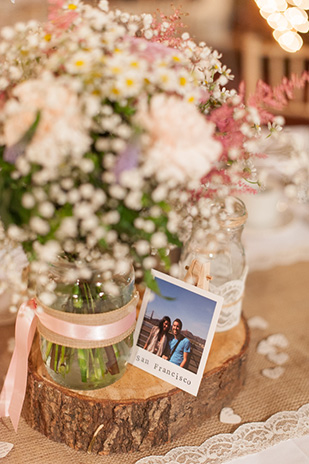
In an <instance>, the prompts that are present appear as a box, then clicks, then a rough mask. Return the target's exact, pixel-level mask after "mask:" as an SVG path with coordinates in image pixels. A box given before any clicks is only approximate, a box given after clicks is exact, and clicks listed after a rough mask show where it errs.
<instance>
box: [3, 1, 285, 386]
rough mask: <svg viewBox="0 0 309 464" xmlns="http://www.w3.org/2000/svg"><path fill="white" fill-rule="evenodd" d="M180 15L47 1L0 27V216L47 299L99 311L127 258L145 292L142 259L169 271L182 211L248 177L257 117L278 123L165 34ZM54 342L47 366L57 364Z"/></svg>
mask: <svg viewBox="0 0 309 464" xmlns="http://www.w3.org/2000/svg"><path fill="white" fill-rule="evenodd" d="M180 23H181V18H180V15H179V12H178V11H175V13H174V14H173V15H172V16H170V17H165V16H163V15H161V17H159V18H156V17H153V16H152V15H149V14H143V15H140V16H137V15H130V14H128V13H125V12H121V11H119V10H116V11H111V10H109V6H108V2H107V1H105V0H101V1H100V2H99V4H98V6H97V7H96V8H94V7H92V6H90V5H87V4H83V3H82V2H80V1H79V0H71V1H70V0H50V15H49V21H48V22H47V23H46V24H39V23H37V22H35V21H30V22H28V23H26V24H23V23H17V24H16V25H15V26H14V27H4V28H3V29H2V31H1V42H0V62H1V69H0V107H1V114H0V196H1V202H0V217H1V219H2V221H3V223H4V225H5V227H6V229H7V233H8V235H9V237H10V238H11V239H13V240H16V241H18V242H20V243H22V244H23V247H24V249H25V251H26V252H27V253H28V255H29V257H30V258H29V259H30V261H31V263H30V265H31V275H32V276H35V280H36V282H37V284H38V285H37V295H38V298H39V299H40V301H41V302H42V304H44V305H46V306H48V307H50V306H52V307H56V308H57V305H58V309H60V310H62V311H69V312H72V313H85V314H92V313H93V314H95V313H100V312H102V311H105V310H106V309H104V308H106V306H104V305H105V304H106V303H108V304H110V302H111V301H113V298H117V296H119V278H117V279H118V280H117V279H116V278H115V276H118V277H119V276H126V277H125V279H124V281H123V280H122V282H124V286H126V285H127V284H128V285H129V284H130V283H131V282H132V278H131V277H128V275H130V269H131V267H130V266H131V264H132V261H133V264H134V267H135V272H136V276H137V277H138V278H140V279H141V280H142V281H143V282H145V283H146V284H147V285H149V286H151V287H152V288H154V289H156V288H155V283H154V281H153V279H152V277H151V268H153V267H154V266H157V265H160V266H163V267H164V268H165V269H166V270H169V272H171V273H175V272H177V269H175V267H170V258H169V250H170V248H171V247H173V246H180V245H181V241H180V239H181V237H182V234H183V233H184V232H185V229H186V227H187V225H186V219H187V217H188V214H189V210H190V214H191V215H192V216H197V215H198V214H201V215H202V216H203V218H204V222H205V221H206V223H207V224H209V223H211V210H210V209H209V205H207V204H206V205H205V202H202V207H201V208H199V204H200V203H199V199H200V198H202V199H204V198H205V197H207V198H210V197H213V196H219V197H221V198H225V197H227V196H228V195H229V194H233V193H235V192H237V191H238V190H241V189H243V188H245V189H246V190H248V189H249V190H250V187H248V186H249V185H250V182H254V183H255V182H257V179H256V173H255V170H254V165H253V162H252V157H253V156H254V155H256V154H257V153H256V151H257V150H256V144H255V141H256V139H257V137H258V136H259V134H260V126H261V124H264V123H269V124H270V126H269V127H270V130H271V131H274V130H277V129H280V124H278V123H280V122H281V121H280V120H279V119H278V118H277V119H276V118H275V117H274V116H272V115H271V114H269V113H268V112H265V111H264V109H263V108H262V107H259V104H257V102H256V101H254V102H253V104H252V105H251V106H246V105H245V104H244V92H243V89H240V92H236V91H235V90H231V91H229V90H227V89H226V88H225V87H224V86H225V85H226V84H227V83H228V81H229V80H231V79H232V78H233V76H232V75H231V72H230V70H229V69H227V68H226V66H224V65H222V63H221V61H220V58H221V56H220V55H219V54H218V53H217V52H216V51H213V50H211V49H210V48H209V47H207V46H206V44H205V43H199V44H196V43H195V42H194V41H193V40H192V39H191V37H190V36H189V34H188V33H186V32H185V33H183V34H182V35H181V37H178V36H177V28H178V26H179V25H181V24H180ZM261 108H262V111H261ZM59 256H61V260H62V261H63V260H64V261H65V262H66V264H65V265H64V267H63V269H65V270H66V271H67V272H66V281H68V282H69V291H68V293H69V297H68V298H67V299H66V300H65V301H64V300H63V298H62V297H61V298H60V296H59V295H58V294H61V295H62V292H63V291H64V287H63V285H62V284H61V282H60V281H59V278H58V280H57V278H56V280H55V279H48V277H47V273H48V269H49V267H48V264H49V263H53V262H54V261H55V260H56V259H57V257H59ZM72 263H74V268H73V269H72V266H71V264H72ZM63 269H62V271H61V272H63ZM97 269H100V276H99V278H98V272H96V273H95V275H96V277H95V278H93V277H92V276H93V270H97ZM58 277H59V273H58ZM55 282H56V283H55ZM61 285H62V287H61ZM60 287H61V289H60ZM120 287H121V285H120ZM67 289H68V287H66V291H67ZM57 295H58V296H57ZM128 298H129V297H128ZM128 298H125V300H123V299H121V300H120V302H117V303H115V304H116V307H117V306H122V305H123V304H126V303H127V300H128ZM102 308H103V309H102ZM57 346H58V345H57V344H53V353H52V355H51V356H52V359H53V366H54V367H53V369H54V370H55V371H57V370H59V369H60V367H61V369H62V370H64V371H66V370H68V369H69V367H68V366H67V365H66V363H65V359H66V356H67V354H66V352H65V351H62V352H61V353H60V351H61V350H58V349H57ZM46 350H47V351H48V350H49V351H50V350H51V346H49V347H48V348H46ZM90 351H91V350H90ZM78 352H79V362H80V366H82V369H83V372H85V378H87V377H89V376H88V374H89V372H88V371H89V366H90V365H92V366H93V371H94V374H93V375H94V376H95V377H96V376H97V375H101V374H98V372H99V373H100V372H104V369H105V367H104V366H103V364H104V362H103V358H100V357H98V356H97V354H96V352H92V351H91V353H90V352H89V353H88V352H87V353H88V354H87V356H88V355H89V356H88V357H87V359H86V358H85V351H84V350H78ZM89 375H90V374H89Z"/></svg>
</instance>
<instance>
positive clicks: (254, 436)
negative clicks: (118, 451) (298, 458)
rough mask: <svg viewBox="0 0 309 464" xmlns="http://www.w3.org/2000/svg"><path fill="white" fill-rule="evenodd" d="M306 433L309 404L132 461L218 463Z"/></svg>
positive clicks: (158, 463)
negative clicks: (188, 444) (197, 442)
mask: <svg viewBox="0 0 309 464" xmlns="http://www.w3.org/2000/svg"><path fill="white" fill-rule="evenodd" d="M308 433H309V403H308V404H305V405H304V406H302V407H301V408H300V409H299V410H298V411H284V412H279V413H277V414H274V415H273V416H272V417H270V418H269V419H268V420H267V421H266V422H252V423H250V424H244V425H241V426H240V427H239V428H238V429H237V430H236V431H235V432H234V433H222V434H219V435H215V436H214V437H211V438H208V439H207V440H206V441H205V442H204V443H203V444H202V445H200V446H181V447H179V448H175V449H173V450H171V451H169V452H168V453H167V454H166V455H165V456H148V457H146V458H142V459H140V460H139V461H137V462H136V463H135V464H193V463H198V464H206V463H207V464H212V463H213V464H221V463H223V462H227V461H230V460H231V459H235V458H237V457H241V456H245V455H248V454H253V453H257V452H260V451H263V450H265V449H267V448H269V447H271V446H274V445H276V444H278V443H280V442H281V441H284V440H288V439H290V438H298V437H301V436H303V435H306V434H308Z"/></svg>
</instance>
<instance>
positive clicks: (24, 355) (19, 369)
mask: <svg viewBox="0 0 309 464" xmlns="http://www.w3.org/2000/svg"><path fill="white" fill-rule="evenodd" d="M35 306H36V305H35V302H34V300H30V301H28V302H27V303H23V304H22V305H21V307H20V309H19V311H18V314H17V318H16V325H15V348H14V352H13V356H12V359H11V362H10V366H9V369H8V372H7V375H6V378H5V381H4V385H3V388H2V391H1V395H0V417H10V419H11V422H12V424H13V427H14V430H15V432H17V427H18V423H19V419H20V415H21V411H22V407H23V402H24V398H25V394H26V387H27V375H28V356H29V353H30V349H31V345H32V341H33V337H34V334H35V330H36V325H37V316H36V314H35V312H34V309H35Z"/></svg>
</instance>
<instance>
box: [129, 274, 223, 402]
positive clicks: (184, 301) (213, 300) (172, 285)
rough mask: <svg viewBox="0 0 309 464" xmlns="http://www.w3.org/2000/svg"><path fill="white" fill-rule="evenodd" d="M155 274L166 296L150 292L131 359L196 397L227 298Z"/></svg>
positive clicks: (145, 296)
mask: <svg viewBox="0 0 309 464" xmlns="http://www.w3.org/2000/svg"><path fill="white" fill-rule="evenodd" d="M152 273H153V276H154V278H155V279H156V281H157V284H158V286H159V289H160V292H161V295H162V296H160V295H158V294H156V293H154V292H152V291H151V290H150V289H147V290H146V291H145V294H144V298H143V301H142V305H141V310H140V314H139V318H138V321H137V326H136V330H135V335H134V349H133V352H132V356H131V359H130V363H131V364H133V365H134V366H136V367H138V368H140V369H142V370H144V371H146V372H148V373H150V374H153V375H154V376H156V377H158V378H160V379H162V380H165V381H166V382H169V383H171V384H172V385H174V386H175V387H178V388H181V389H182V390H184V391H186V392H188V393H191V394H192V395H194V396H196V395H197V393H198V390H199V386H200V383H201V380H202V377H203V373H204V369H205V365H206V361H207V358H208V355H209V351H210V347H211V344H212V340H213V337H214V333H215V329H216V325H217V321H218V318H219V314H220V311H221V307H222V303H223V298H222V297H220V296H218V295H215V294H213V293H211V292H208V291H206V290H203V289H200V288H198V287H195V286H194V285H191V284H189V283H186V282H183V281H181V280H179V279H175V278H174V277H171V276H168V275H166V274H163V273H162V272H159V271H155V270H153V271H152Z"/></svg>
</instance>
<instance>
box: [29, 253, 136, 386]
mask: <svg viewBox="0 0 309 464" xmlns="http://www.w3.org/2000/svg"><path fill="white" fill-rule="evenodd" d="M80 264H81V263H77V262H72V263H71V262H68V261H67V260H63V259H59V260H58V261H57V262H56V263H53V264H51V265H50V267H49V271H48V280H47V283H46V285H44V279H42V282H43V283H41V284H40V283H38V284H37V292H36V294H37V300H38V303H39V304H40V303H41V302H42V304H43V305H44V306H45V308H46V307H47V308H51V309H52V311H54V310H56V311H59V312H62V313H71V314H72V316H71V318H72V320H73V319H74V317H75V316H73V315H76V314H78V315H84V316H82V317H83V320H85V317H86V319H87V316H86V315H103V314H104V313H110V312H113V311H115V310H117V309H119V308H122V307H123V306H125V305H127V304H128V303H129V302H130V301H131V300H132V298H133V297H134V270H133V266H131V267H130V269H129V271H128V272H126V273H123V274H118V275H114V276H113V277H112V279H111V280H110V281H109V282H108V284H109V285H106V282H105V280H104V278H103V274H104V273H103V271H102V272H101V271H100V269H91V268H89V266H88V265H87V268H86V269H87V273H86V274H89V273H90V272H91V275H87V276H86V278H85V272H84V271H85V266H84V268H83V267H82V266H80ZM83 269H84V270H83ZM83 274H84V276H83V277H82V275H83ZM111 287H112V288H111ZM46 288H48V289H52V291H48V292H46ZM109 288H110V291H109V290H108V289H109ZM62 317H63V316H62ZM99 317H100V316H99ZM65 318H67V320H68V321H70V317H69V316H65ZM39 332H40V348H41V354H42V358H43V361H44V363H45V367H46V369H47V371H48V373H49V375H50V376H51V378H52V379H53V380H54V381H55V382H57V383H58V384H60V385H63V386H65V387H67V388H70V389H74V390H94V389H98V388H103V387H106V386H108V385H110V384H112V383H114V382H115V381H117V380H118V379H119V378H120V377H122V375H123V374H124V372H125V370H126V365H127V361H128V359H129V357H130V354H131V348H132V347H133V330H132V331H131V333H130V334H129V335H127V336H125V338H123V339H121V340H120V341H117V342H115V343H112V344H110V345H108V346H104V343H103V346H100V344H99V345H98V344H96V343H94V344H93V345H94V346H93V347H89V348H88V347H80V346H78V343H77V346H76V343H75V342H74V341H73V343H72V344H71V343H63V344H62V343H59V342H58V343H56V341H55V339H54V338H53V337H52V336H49V334H48V332H47V333H46V331H44V328H42V327H41V328H40V326H39ZM74 344H75V346H74ZM67 345H69V346H67ZM72 345H73V346H72ZM90 345H91V343H90Z"/></svg>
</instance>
